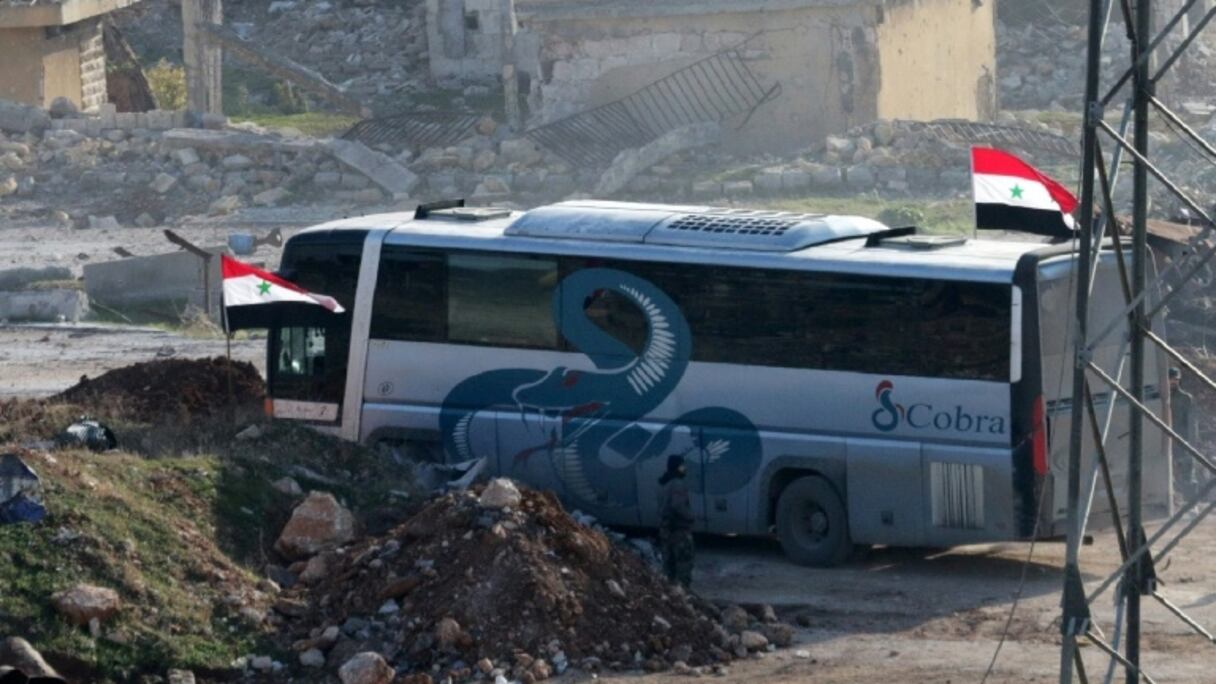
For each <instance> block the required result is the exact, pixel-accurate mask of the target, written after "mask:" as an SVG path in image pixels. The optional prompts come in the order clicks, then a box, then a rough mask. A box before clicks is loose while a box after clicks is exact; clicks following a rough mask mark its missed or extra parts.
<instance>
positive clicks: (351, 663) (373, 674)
mask: <svg viewBox="0 0 1216 684" xmlns="http://www.w3.org/2000/svg"><path fill="white" fill-rule="evenodd" d="M395 674H396V673H395V672H394V671H393V668H391V667H389V664H388V663H386V662H384V658H382V657H381V656H380V654H379V653H372V652H371V651H364V652H363V653H358V654H356V655H355V656H354V657H353V658H351V659H350V660H348V661H346V662H345V663H343V665H342V667H341V668H340V669H339V670H338V678H339V679H341V680H342V684H389V682H391V681H393V676H394V675H395Z"/></svg>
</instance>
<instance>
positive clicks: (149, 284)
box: [84, 247, 227, 320]
mask: <svg viewBox="0 0 1216 684" xmlns="http://www.w3.org/2000/svg"><path fill="white" fill-rule="evenodd" d="M206 250H207V251H208V252H211V253H212V254H215V255H217V258H213V259H211V273H210V280H209V283H210V288H211V311H210V314H211V316H212V318H215V319H217V320H218V317H219V312H220V260H219V258H218V255H220V254H223V253H225V252H226V251H227V248H226V247H208V248H206ZM205 280H206V279H205V277H204V268H203V260H202V259H200V258H199V257H197V256H195V255H193V254H191V253H189V252H185V251H181V252H170V253H168V254H157V255H154V256H140V257H130V258H127V259H117V260H114V261H103V262H99V263H93V264H85V266H84V284H85V291H86V292H87V293H88V294H89V297H90V298H91V299H92V300H93V301H95V302H97V303H99V304H102V305H104V306H107V307H111V308H115V309H125V308H138V307H141V306H156V305H162V306H164V305H170V304H172V305H176V306H183V307H184V306H185V305H186V304H192V305H194V306H197V307H199V308H200V309H201V308H203V307H204V303H205V301H206V289H205V288H204V281H205Z"/></svg>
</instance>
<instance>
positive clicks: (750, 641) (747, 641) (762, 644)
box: [739, 629, 768, 651]
mask: <svg viewBox="0 0 1216 684" xmlns="http://www.w3.org/2000/svg"><path fill="white" fill-rule="evenodd" d="M739 644H740V645H742V646H743V648H746V649H747V650H749V651H762V650H764V649H765V648H767V647H768V639H767V638H766V637H765V636H764V635H763V634H761V633H760V632H753V631H751V630H747V629H745V630H743V632H742V633H741V634H740V635H739Z"/></svg>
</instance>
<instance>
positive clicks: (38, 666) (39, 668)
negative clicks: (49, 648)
mask: <svg viewBox="0 0 1216 684" xmlns="http://www.w3.org/2000/svg"><path fill="white" fill-rule="evenodd" d="M0 664H3V665H8V666H11V667H14V668H16V669H17V670H19V671H20V672H22V673H24V674H25V675H27V676H29V677H53V678H58V677H59V673H58V672H56V671H55V668H53V667H51V666H50V665H49V664H47V662H46V660H44V659H43V658H42V654H41V653H39V652H38V651H37V650H36V649H35V648H34V647H33V646H32V645H30V642H28V641H26V640H25V639H22V638H21V637H9V638H7V639H4V640H3V641H0ZM0 679H5V680H6V681H7V678H4V677H0ZM17 681H24V680H23V679H20V680H17Z"/></svg>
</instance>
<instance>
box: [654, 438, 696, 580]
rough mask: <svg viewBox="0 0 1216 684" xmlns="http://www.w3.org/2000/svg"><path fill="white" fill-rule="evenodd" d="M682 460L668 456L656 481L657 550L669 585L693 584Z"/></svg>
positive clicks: (688, 503) (689, 514)
mask: <svg viewBox="0 0 1216 684" xmlns="http://www.w3.org/2000/svg"><path fill="white" fill-rule="evenodd" d="M685 474H687V469H686V468H685V467H684V457H683V456H668V457H667V471H666V472H664V473H663V476H662V477H661V478H659V487H660V489H659V546H660V550H661V551H662V554H663V573H664V574H666V575H667V578H668V579H670V580H671V581H672V582H679V583H680V584H681V585H683V586H685V587H687V586H688V585H690V584H692V564H693V554H694V549H693V543H692V525H693V520H694V518H693V515H692V500H691V498H690V497H689V494H688V485H687V484H686V483H685V481H684V476H685Z"/></svg>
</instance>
